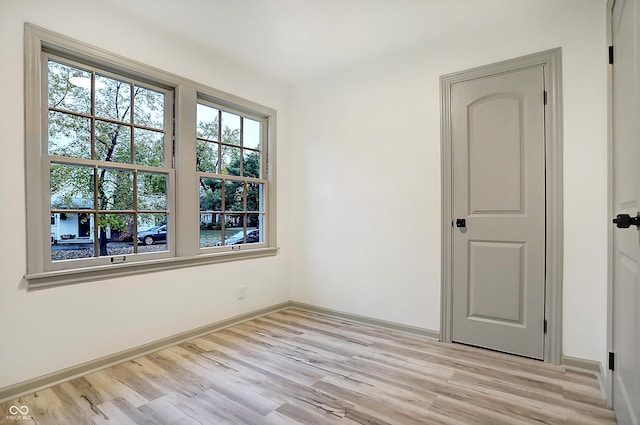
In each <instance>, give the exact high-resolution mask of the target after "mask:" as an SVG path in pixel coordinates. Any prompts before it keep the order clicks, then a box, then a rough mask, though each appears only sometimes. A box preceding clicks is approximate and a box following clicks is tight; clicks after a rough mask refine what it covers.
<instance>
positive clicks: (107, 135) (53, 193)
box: [42, 52, 173, 269]
mask: <svg viewBox="0 0 640 425" xmlns="http://www.w3.org/2000/svg"><path fill="white" fill-rule="evenodd" d="M42 63H43V64H44V65H45V66H46V71H47V72H46V78H43V86H44V87H45V91H46V99H47V116H46V117H45V119H46V122H47V127H46V128H47V137H46V155H44V156H45V158H46V164H47V165H48V171H49V185H48V188H47V189H48V192H49V196H50V204H49V209H50V215H51V216H53V217H59V220H56V222H57V225H56V224H54V225H52V226H51V239H52V245H51V262H52V268H53V269H59V268H62V269H66V268H69V266H70V265H69V261H68V260H80V259H82V260H86V261H78V262H77V264H81V263H82V265H83V266H87V265H91V264H101V263H103V262H104V261H109V262H114V261H115V260H117V261H127V258H126V257H129V259H131V256H132V255H137V254H143V253H154V254H155V253H158V252H167V251H171V249H170V244H168V241H167V238H166V237H165V238H164V239H162V240H160V239H157V242H159V243H158V244H157V245H155V246H152V245H151V244H148V243H146V242H148V241H149V238H141V239H139V237H140V236H141V235H143V234H144V232H145V231H148V229H151V228H156V227H158V226H161V225H164V226H165V227H166V226H169V228H171V227H172V225H171V224H170V221H171V220H170V218H172V217H171V216H172V215H173V211H171V209H170V208H169V203H168V200H169V199H171V198H172V197H173V194H172V193H171V191H172V187H173V186H172V185H171V184H170V183H169V182H170V180H172V178H173V172H172V169H171V164H172V156H171V152H172V149H171V136H172V134H173V132H172V130H171V123H172V122H173V120H172V116H171V113H170V111H171V108H170V107H168V105H172V104H173V102H172V96H171V92H170V91H168V90H164V89H162V88H160V87H154V86H149V85H144V84H142V83H139V82H137V81H135V80H132V79H129V78H126V77H124V76H122V75H115V74H112V73H107V72H106V71H104V70H101V69H99V68H90V67H88V66H86V65H81V64H78V63H76V62H72V61H69V60H65V59H64V58H61V57H58V56H54V55H51V54H48V53H44V52H43V53H42ZM43 74H44V73H43ZM43 77H45V76H44V75H43ZM43 109H44V108H43ZM169 233H171V232H169ZM152 239H153V238H152ZM155 241H156V240H152V241H151V242H152V243H153V242H155ZM116 257H118V258H116ZM62 262H64V263H62ZM61 263H62V264H61Z"/></svg>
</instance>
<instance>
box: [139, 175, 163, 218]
mask: <svg viewBox="0 0 640 425" xmlns="http://www.w3.org/2000/svg"><path fill="white" fill-rule="evenodd" d="M167 180H168V176H167V175H166V174H160V173H145V172H139V173H138V210H140V211H144V210H147V211H149V210H151V211H153V210H166V209H167V183H168V181H167Z"/></svg>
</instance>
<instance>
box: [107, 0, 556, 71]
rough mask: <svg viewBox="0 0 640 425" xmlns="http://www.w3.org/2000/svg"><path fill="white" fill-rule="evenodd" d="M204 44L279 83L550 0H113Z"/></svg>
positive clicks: (486, 22)
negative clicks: (277, 80)
mask: <svg viewBox="0 0 640 425" xmlns="http://www.w3.org/2000/svg"><path fill="white" fill-rule="evenodd" d="M113 1H114V3H116V4H118V5H119V6H120V7H121V8H122V9H123V10H126V13H127V14H129V15H130V16H134V17H136V19H140V20H145V21H147V22H149V23H150V24H153V25H155V26H156V27H160V28H162V29H163V30H165V31H168V32H170V33H172V34H174V35H176V36H179V37H182V38H184V39H185V40H187V41H188V42H191V43H196V44H199V45H201V46H202V47H203V48H204V49H208V50H211V51H214V52H216V53H223V54H225V55H227V56H230V57H231V58H233V59H235V60H237V61H239V62H241V63H244V64H245V65H248V66H250V67H252V68H255V69H259V70H261V71H262V72H265V73H267V74H270V75H272V76H274V77H276V78H278V79H281V80H283V81H296V80H300V79H304V78H308V77H311V76H313V75H317V74H323V73H327V72H330V71H332V70H335V69H339V68H343V67H347V66H349V65H353V64H355V63H359V62H363V61H366V60H370V59H373V58H377V57H382V56H385V55H388V54H391V53H392V52H394V51H397V50H403V49H408V48H411V47H414V46H418V45H423V44H427V43H431V42H435V41H437V40H438V39H439V38H441V37H447V36H452V35H455V34H456V33H458V32H459V31H461V30H465V31H469V30H470V29H473V28H476V27H481V26H486V25H492V24H497V23H498V22H499V21H500V20H502V19H508V18H509V16H510V15H511V14H513V13H527V9H528V8H529V9H531V8H532V7H533V5H534V3H535V2H536V1H537V2H541V1H544V2H548V1H557V0H535V1H531V0H179V1H176V0H155V1H153V0H136V1H131V0H113Z"/></svg>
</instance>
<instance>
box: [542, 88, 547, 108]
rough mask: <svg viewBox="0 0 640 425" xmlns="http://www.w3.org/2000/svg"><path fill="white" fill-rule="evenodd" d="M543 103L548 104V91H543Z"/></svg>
mask: <svg viewBox="0 0 640 425" xmlns="http://www.w3.org/2000/svg"><path fill="white" fill-rule="evenodd" d="M542 103H544V104H545V105H546V104H547V91H546V90H545V91H543V92H542Z"/></svg>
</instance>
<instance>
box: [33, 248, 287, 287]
mask: <svg viewBox="0 0 640 425" xmlns="http://www.w3.org/2000/svg"><path fill="white" fill-rule="evenodd" d="M278 249H279V248H259V249H252V250H246V251H240V252H237V251H236V252H223V253H216V254H203V255H197V256H194V257H182V258H163V259H158V260H151V261H140V262H136V263H129V264H114V265H108V266H97V267H87V268H82V269H75V270H64V271H53V272H43V273H35V274H27V275H25V276H24V278H25V280H26V281H27V288H28V290H36V289H43V288H49V287H54V286H62V285H70V284H75V283H85V282H93V281H97V280H104V279H114V278H119V277H125V276H134V275H140V274H147V273H155V272H159V271H164V270H173V269H181V268H185V267H195V266H203V265H207V264H215V263H223V262H228V261H236V260H247V259H252V258H262V257H271V256H274V255H276V254H277V253H278Z"/></svg>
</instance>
